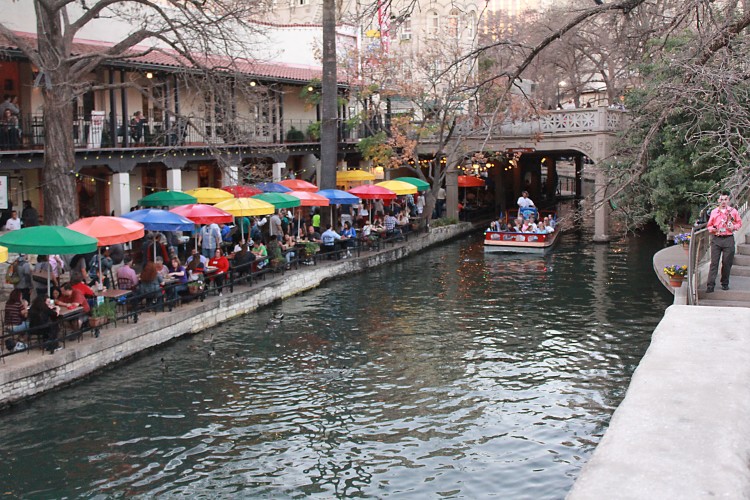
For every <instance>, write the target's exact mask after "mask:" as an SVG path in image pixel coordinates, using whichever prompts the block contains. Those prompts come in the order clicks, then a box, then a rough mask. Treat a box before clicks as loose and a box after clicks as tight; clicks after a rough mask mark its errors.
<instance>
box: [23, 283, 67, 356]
mask: <svg viewBox="0 0 750 500" xmlns="http://www.w3.org/2000/svg"><path fill="white" fill-rule="evenodd" d="M59 316H60V307H59V306H58V305H57V304H52V303H50V301H49V299H48V298H47V294H46V293H42V294H41V295H37V296H36V297H35V298H34V300H33V301H32V302H31V307H29V329H31V330H34V332H35V333H36V334H38V335H40V336H41V338H42V340H43V341H44V348H45V349H46V350H48V351H49V352H50V353H53V352H55V351H58V350H60V343H59V342H58V341H57V337H58V336H59V334H60V326H59V325H58V323H57V318H58V317H59Z"/></svg>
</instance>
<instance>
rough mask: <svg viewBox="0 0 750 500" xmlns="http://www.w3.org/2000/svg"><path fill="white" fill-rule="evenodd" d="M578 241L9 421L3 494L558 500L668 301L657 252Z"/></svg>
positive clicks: (78, 394)
mask: <svg viewBox="0 0 750 500" xmlns="http://www.w3.org/2000/svg"><path fill="white" fill-rule="evenodd" d="M590 237H591V234H590V233H586V232H580V231H578V232H575V231H571V232H568V233H565V234H564V235H563V237H562V241H561V243H560V245H559V246H558V248H557V249H556V250H555V251H554V252H553V253H552V254H551V255H548V256H547V257H523V256H495V255H484V254H483V251H482V247H481V239H480V236H479V235H476V236H474V237H471V238H466V239H463V240H461V241H456V242H453V243H450V244H447V245H444V246H441V247H438V248H433V249H430V250H428V251H426V252H424V253H421V254H419V255H417V256H414V257H411V258H409V259H406V260H403V261H401V262H398V263H394V264H389V265H386V266H382V267H380V268H377V269H375V270H371V271H368V272H366V273H361V274H354V275H351V276H348V277H345V278H343V279H340V280H336V281H333V282H330V283H328V284H326V285H325V286H322V287H320V288H318V289H316V290H312V291H310V292H308V293H305V294H303V295H300V296H298V297H294V298H291V299H288V300H286V301H284V302H283V303H279V304H277V305H275V306H273V307H270V308H267V309H264V310H261V311H258V312H257V313H254V314H250V315H248V316H246V317H243V318H239V319H236V320H233V321H230V322H227V323H225V324H223V325H220V326H219V327H217V328H214V329H213V330H211V331H210V332H205V333H201V334H198V335H195V336H192V337H189V338H184V339H180V340H178V341H176V342H174V343H171V344H169V345H167V346H164V347H162V348H159V349H156V350H153V351H151V352H149V353H146V354H144V355H142V356H140V357H138V358H137V359H135V360H133V361H131V362H128V363H125V364H123V365H120V366H118V367H116V368H114V369H111V370H108V371H105V372H103V373H100V374H97V375H96V376H94V377H92V378H90V379H88V380H85V381H83V382H81V383H78V384H75V385H74V386H72V387H69V388H65V389H63V390H60V391H56V392H54V393H51V394H48V395H45V396H42V397H40V398H38V399H36V400H33V401H32V402H30V403H28V404H24V405H20V406H18V407H16V408H14V409H11V410H9V411H7V412H5V413H3V414H0V421H1V422H2V426H3V429H4V432H2V433H1V434H0V449H2V451H3V454H2V455H3V463H2V470H3V474H2V476H3V478H4V479H3V481H2V490H1V491H3V492H4V493H5V494H6V495H11V496H23V497H27V498H28V497H35V498H48V497H55V498H61V497H68V498H71V497H86V498H89V497H98V498H111V497H121V496H133V495H137V496H143V497H151V496H154V495H162V496H167V497H171V496H187V495H190V496H196V497H202V498H214V497H256V498H257V497H265V498H270V497H272V498H301V497H306V496H317V497H323V498H332V497H367V498H386V497H389V498H394V497H395V498H410V499H411V498H436V497H447V498H483V497H490V496H494V497H499V498H514V499H516V498H533V499H544V498H563V497H564V496H565V494H566V492H567V491H568V490H569V488H570V487H571V485H572V483H573V481H574V480H575V477H576V475H577V474H578V473H579V471H580V469H581V467H582V466H583V464H584V463H585V462H586V460H587V459H588V458H589V457H590V455H591V453H592V451H593V449H594V447H595V446H596V443H597V442H598V441H599V439H600V438H601V436H602V434H603V432H604V430H605V429H606V426H607V423H608V421H609V419H610V416H611V414H612V412H613V411H614V409H615V408H616V406H617V405H618V404H619V403H620V401H621V400H622V398H623V396H624V393H625V390H626V389H627V385H628V382H629V379H630V376H631V374H632V372H633V370H634V369H635V367H636V366H637V364H638V362H639V360H640V358H641V357H642V355H643V353H644V352H645V350H646V348H647V346H648V343H649V340H650V335H651V333H652V331H653V329H654V327H655V326H656V324H657V323H658V321H659V320H660V319H661V317H662V314H663V310H664V309H665V307H666V306H667V305H668V304H669V302H670V298H671V296H670V295H669V294H668V293H667V292H665V290H664V289H663V287H662V286H661V285H660V284H659V282H658V280H657V279H656V277H655V276H654V275H653V271H652V270H651V256H652V255H653V253H654V252H655V251H656V250H658V249H659V248H660V246H661V244H662V242H663V237H659V236H658V235H657V234H651V233H648V234H645V233H644V234H640V235H638V236H630V237H627V238H625V239H623V240H621V241H618V242H614V243H612V244H611V245H605V246H595V245H592V244H591V243H589V242H590ZM277 313H283V315H284V317H283V319H281V320H280V321H279V322H278V323H276V322H269V321H271V320H272V319H273V317H272V316H273V315H274V314H277ZM104 334H105V335H106V331H105V332H104Z"/></svg>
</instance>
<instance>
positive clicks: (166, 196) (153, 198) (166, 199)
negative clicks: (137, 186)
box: [138, 191, 198, 207]
mask: <svg viewBox="0 0 750 500" xmlns="http://www.w3.org/2000/svg"><path fill="white" fill-rule="evenodd" d="M192 203H198V198H196V197H195V196H190V195H189V194H187V193H183V192H182V191H157V192H155V193H151V194H150V195H148V196H144V197H143V198H141V199H140V200H138V204H139V205H141V206H143V207H178V206H180V205H190V204H192Z"/></svg>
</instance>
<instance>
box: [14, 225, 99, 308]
mask: <svg viewBox="0 0 750 500" xmlns="http://www.w3.org/2000/svg"><path fill="white" fill-rule="evenodd" d="M97 244H98V241H97V240H96V238H92V237H91V236H86V235H85V234H81V233H79V232H78V231H73V230H72V229H68V228H67V227H62V226H33V227H26V228H23V229H19V230H17V231H9V232H7V233H5V234H3V235H2V236H0V245H3V246H4V247H6V248H7V249H8V250H10V251H11V252H17V253H30V254H34V255H51V254H58V253H59V254H63V255H70V254H78V253H90V252H94V251H96V246H97ZM49 289H50V275H49V268H47V294H48V295H49Z"/></svg>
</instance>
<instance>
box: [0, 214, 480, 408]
mask: <svg viewBox="0 0 750 500" xmlns="http://www.w3.org/2000/svg"><path fill="white" fill-rule="evenodd" d="M471 231H474V226H472V225H471V224H469V223H462V224H457V225H452V226H445V227H439V228H433V229H432V230H431V231H430V232H429V233H427V234H423V235H419V236H414V237H412V238H411V239H410V240H409V241H408V242H406V243H404V244H399V245H396V246H394V247H392V248H387V249H383V250H381V251H380V252H377V253H369V252H368V253H367V254H364V255H363V256H362V257H359V258H353V259H346V260H340V261H336V262H333V263H327V262H326V264H324V265H319V266H313V267H305V268H300V269H299V270H297V271H293V272H289V273H286V274H285V275H284V276H283V277H281V278H278V279H272V280H269V281H268V282H267V283H263V282H260V283H256V284H254V285H253V286H252V287H249V288H248V287H246V286H242V287H235V292H234V293H231V294H230V293H228V294H225V296H224V297H210V298H208V299H207V300H206V301H205V302H197V301H195V302H193V303H189V304H185V305H183V306H182V307H180V308H179V309H177V310H176V311H177V314H170V313H157V314H154V313H145V314H143V315H141V316H140V320H139V322H138V323H129V324H128V323H125V324H123V323H122V322H121V323H120V324H118V326H117V327H111V326H110V327H109V328H106V329H104V330H103V331H102V335H101V336H100V337H99V338H98V339H93V338H90V336H88V335H87V338H85V339H84V340H83V341H81V342H68V343H67V346H66V348H65V349H63V350H61V351H58V352H56V353H55V354H53V355H49V354H47V355H43V354H41V352H39V351H37V352H33V353H30V354H17V355H14V356H10V357H8V358H6V363H5V365H3V366H2V367H0V407H3V406H7V405H9V404H12V403H14V402H17V401H19V400H22V399H25V398H28V397H31V396H34V395H38V394H41V393H43V392H45V391H48V390H51V389H54V388H56V387H60V386H62V385H65V384H69V383H71V382H73V381H75V380H77V379H80V378H82V377H85V376H87V375H90V374H92V373H94V372H95V371H97V370H100V369H102V368H104V367H106V366H108V365H111V364H112V363H116V362H119V361H122V360H124V359H126V358H128V357H130V356H133V355H135V354H138V353H140V352H142V351H144V350H146V349H149V348H152V347H155V346H158V345H160V344H163V343H165V342H168V341H170V340H172V339H174V338H177V337H180V336H182V335H186V334H189V333H196V332H199V331H202V330H206V329H208V328H210V327H212V326H215V325H217V324H218V323H221V322H223V321H226V320H228V319H231V318H235V317H237V316H240V315H242V314H246V313H248V312H251V311H254V310H256V309H258V308H259V307H262V306H265V305H268V304H271V303H272V302H274V301H276V300H279V299H284V298H287V297H291V296H293V295H296V294H298V293H301V292H304V291H305V290H309V289H311V288H315V287H317V286H319V285H320V284H321V283H323V282H324V281H326V280H329V279H333V278H337V277H339V276H347V275H350V274H351V273H353V272H359V271H364V270H367V269H369V268H371V267H375V266H379V265H381V264H385V263H388V262H393V261H396V260H399V259H402V258H404V257H406V256H408V255H410V254H413V253H416V252H419V251H421V250H423V249H424V248H427V247H429V246H431V245H434V244H437V243H442V242H445V241H448V240H450V239H452V238H455V237H457V236H461V235H463V234H466V233H469V232H471ZM324 262H325V261H324Z"/></svg>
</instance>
